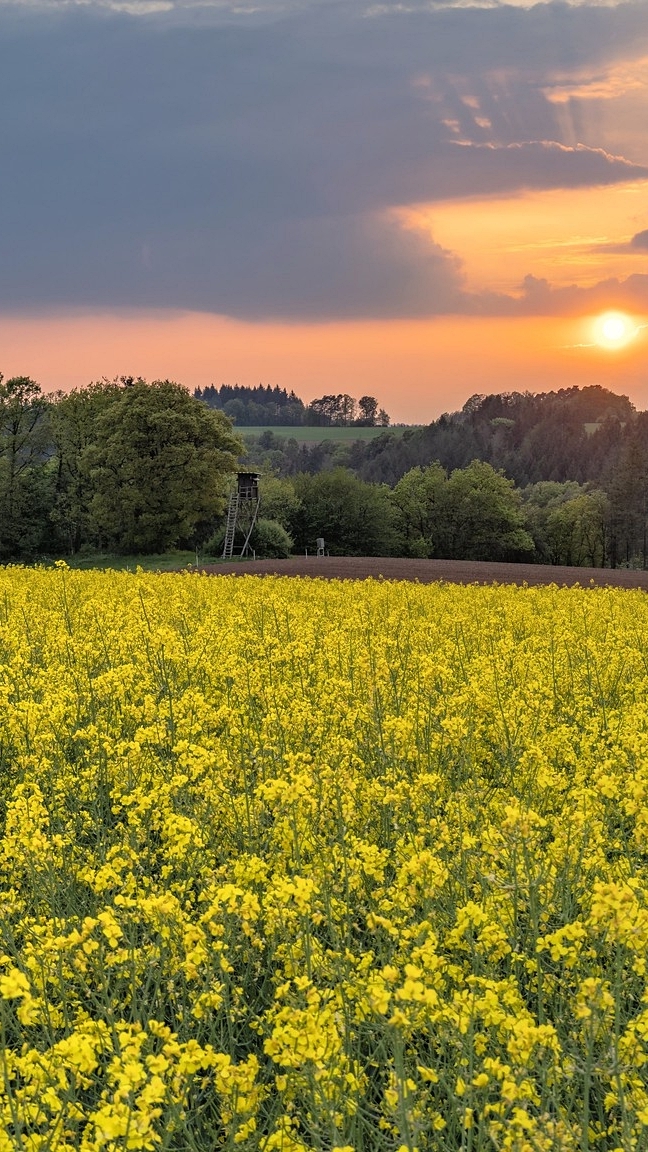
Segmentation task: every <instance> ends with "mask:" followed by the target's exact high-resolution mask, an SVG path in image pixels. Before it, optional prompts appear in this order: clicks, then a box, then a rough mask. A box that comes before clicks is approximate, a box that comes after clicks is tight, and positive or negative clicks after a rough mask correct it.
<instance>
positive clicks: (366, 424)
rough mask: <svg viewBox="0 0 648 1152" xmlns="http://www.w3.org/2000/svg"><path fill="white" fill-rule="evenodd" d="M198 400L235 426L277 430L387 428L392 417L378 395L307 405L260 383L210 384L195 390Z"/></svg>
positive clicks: (329, 397)
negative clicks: (378, 398)
mask: <svg viewBox="0 0 648 1152" xmlns="http://www.w3.org/2000/svg"><path fill="white" fill-rule="evenodd" d="M194 396H195V398H196V400H202V402H203V404H207V406H208V407H209V408H217V409H219V410H220V411H221V412H224V413H225V415H226V416H228V417H229V419H230V420H232V421H233V422H234V423H235V424H236V425H238V426H240V427H248V428H249V427H253V426H255V425H260V424H272V425H274V426H275V427H277V426H279V427H281V426H284V427H297V426H299V425H308V426H310V427H331V426H333V427H341V428H350V427H352V426H355V427H357V428H375V427H381V428H387V427H388V425H389V422H390V420H389V415H388V413H387V412H386V411H385V409H384V408H380V407H379V404H378V401H377V399H376V397H375V396H361V397H360V399H359V400H356V399H355V398H354V397H353V396H349V395H348V394H347V393H346V392H337V393H331V394H330V395H327V396H320V397H319V398H318V399H316V400H311V402H310V404H304V401H303V400H300V398H299V396H297V395H296V394H295V393H294V392H288V391H287V390H286V389H285V388H278V387H275V388H271V387H269V386H266V385H263V384H259V385H257V387H255V388H249V387H247V386H244V385H240V384H233V385H232V384H222V385H221V386H220V388H216V387H215V385H213V384H209V385H208V386H207V387H206V388H196V389H195V390H194Z"/></svg>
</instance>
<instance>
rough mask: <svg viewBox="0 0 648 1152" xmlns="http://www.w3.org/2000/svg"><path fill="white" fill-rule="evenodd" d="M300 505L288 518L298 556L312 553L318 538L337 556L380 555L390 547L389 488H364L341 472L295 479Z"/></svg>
mask: <svg viewBox="0 0 648 1152" xmlns="http://www.w3.org/2000/svg"><path fill="white" fill-rule="evenodd" d="M294 484H295V492H296V494H297V496H298V497H299V500H300V506H299V508H298V509H297V510H296V512H295V513H294V515H293V516H292V519H291V535H292V537H293V540H294V541H295V547H296V548H297V549H298V550H299V551H303V550H304V549H305V548H308V549H309V550H311V549H314V548H315V542H316V540H317V537H318V536H323V537H324V539H325V541H326V547H327V549H329V550H330V551H331V552H332V553H333V554H334V555H337V556H385V555H390V554H391V553H392V552H393V548H394V531H393V526H392V508H391V502H390V499H389V489H388V488H386V487H384V486H383V485H377V484H367V483H365V482H364V481H363V480H358V479H357V477H355V476H354V475H353V473H352V472H349V471H348V469H346V468H335V469H333V470H332V471H331V472H320V473H318V474H317V475H316V476H311V475H309V474H307V473H302V474H301V475H299V476H296V477H295V480H294Z"/></svg>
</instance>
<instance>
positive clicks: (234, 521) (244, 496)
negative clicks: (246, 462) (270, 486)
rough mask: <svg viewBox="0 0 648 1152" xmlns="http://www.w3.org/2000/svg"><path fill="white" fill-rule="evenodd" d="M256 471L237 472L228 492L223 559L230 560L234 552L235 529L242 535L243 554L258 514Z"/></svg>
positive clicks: (258, 477)
mask: <svg viewBox="0 0 648 1152" xmlns="http://www.w3.org/2000/svg"><path fill="white" fill-rule="evenodd" d="M260 479H261V477H260V476H259V475H258V473H257V472H237V473H236V482H235V483H234V484H233V486H232V490H231V492H230V498H229V504H228V506H227V524H226V526H225V542H224V544H223V560H231V559H232V556H233V554H234V541H235V537H236V531H237V529H238V530H239V532H240V534H241V535H242V536H243V537H244V542H243V546H242V548H241V553H240V554H241V556H245V554H246V552H247V549H248V544H249V542H250V536H251V535H252V529H253V528H254V525H255V524H256V521H257V516H258V515H259V480H260Z"/></svg>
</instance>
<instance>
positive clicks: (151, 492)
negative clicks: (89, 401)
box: [80, 380, 242, 553]
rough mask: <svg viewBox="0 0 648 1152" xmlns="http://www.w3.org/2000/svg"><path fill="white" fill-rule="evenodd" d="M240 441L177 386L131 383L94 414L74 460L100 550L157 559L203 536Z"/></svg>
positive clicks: (220, 503)
mask: <svg viewBox="0 0 648 1152" xmlns="http://www.w3.org/2000/svg"><path fill="white" fill-rule="evenodd" d="M241 451H242V444H241V442H240V441H239V440H238V439H237V438H236V437H235V436H234V434H233V432H232V426H231V423H230V422H229V420H228V419H227V417H226V416H225V415H223V413H222V412H219V411H216V410H214V409H210V408H207V407H205V405H203V404H201V403H200V401H198V400H195V399H194V398H193V397H192V396H190V395H189V393H188V392H187V391H186V390H185V389H184V388H182V387H181V386H180V385H179V384H175V383H173V382H171V381H169V380H156V381H154V382H153V383H152V384H147V383H146V382H145V381H144V380H136V381H133V382H132V383H129V385H128V386H126V387H124V388H121V389H119V390H118V392H117V394H116V395H115V396H114V398H112V399H111V401H110V403H108V404H107V405H106V406H105V407H103V408H102V409H101V410H100V411H99V412H98V414H97V416H96V419H95V422H94V442H93V443H91V444H89V445H88V447H86V448H85V449H84V450H83V451H82V453H81V456H80V469H81V472H82V473H83V474H84V475H85V476H86V477H87V478H88V479H89V481H90V487H91V491H92V496H91V499H90V503H89V520H90V524H91V527H92V529H93V530H94V533H95V536H96V538H97V539H98V541H99V542H100V543H101V544H102V546H104V547H109V548H114V549H116V550H117V551H120V552H126V553H129V552H130V553H132V552H163V551H165V550H166V549H168V548H172V547H174V546H176V545H178V544H180V543H189V542H193V540H194V539H195V535H196V533H197V532H201V531H202V532H204V534H205V535H207V533H208V528H209V527H210V526H211V525H212V524H213V520H214V517H215V516H217V515H218V514H219V513H220V512H222V510H223V508H224V504H225V487H226V478H227V476H228V475H229V474H230V473H231V472H232V471H234V470H235V469H236V460H237V455H238V454H239V453H240V452H241Z"/></svg>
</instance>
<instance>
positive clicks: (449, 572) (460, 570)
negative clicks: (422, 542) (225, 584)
mask: <svg viewBox="0 0 648 1152" xmlns="http://www.w3.org/2000/svg"><path fill="white" fill-rule="evenodd" d="M203 571H205V572H210V573H213V574H214V575H218V576H225V575H230V574H234V575H236V576H246V575H250V576H273V575H276V576H320V577H323V578H324V579H326V580H367V579H368V578H370V577H373V578H374V579H380V577H383V579H385V580H415V581H417V582H418V583H419V584H433V583H435V582H436V581H438V580H445V581H446V582H447V583H449V584H530V585H531V584H534V585H535V584H558V585H560V586H562V585H569V586H572V585H574V584H580V585H581V587H587V586H588V585H590V584H592V583H594V584H597V585H602V586H604V585H611V586H613V587H616V588H645V589H646V590H648V572H644V571H634V570H630V569H627V568H616V569H614V570H613V569H611V568H563V567H558V566H555V565H552V564H495V563H493V564H491V563H487V562H482V561H477V560H404V559H399V558H397V557H393V556H389V557H375V556H325V557H321V558H319V559H318V558H317V557H316V556H292V557H291V558H290V559H289V560H249V561H248V560H246V561H234V562H232V563H227V564H211V565H205V566H204V568H203Z"/></svg>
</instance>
